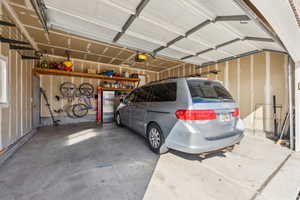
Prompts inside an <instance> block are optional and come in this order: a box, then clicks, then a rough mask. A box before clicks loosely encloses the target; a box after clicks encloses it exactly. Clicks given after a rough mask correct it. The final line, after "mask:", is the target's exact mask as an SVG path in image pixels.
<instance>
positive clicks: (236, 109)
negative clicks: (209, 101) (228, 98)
mask: <svg viewBox="0 0 300 200" xmlns="http://www.w3.org/2000/svg"><path fill="white" fill-rule="evenodd" d="M231 115H232V117H238V116H240V108H235V109H234V112H232V113H231Z"/></svg>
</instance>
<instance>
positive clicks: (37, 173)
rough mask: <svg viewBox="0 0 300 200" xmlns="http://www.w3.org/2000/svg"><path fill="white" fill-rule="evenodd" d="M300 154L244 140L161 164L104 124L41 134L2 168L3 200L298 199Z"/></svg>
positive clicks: (142, 145) (173, 156)
mask: <svg viewBox="0 0 300 200" xmlns="http://www.w3.org/2000/svg"><path fill="white" fill-rule="evenodd" d="M298 174H300V154H296V153H293V154H291V152H290V151H289V150H288V149H286V148H281V147H279V146H278V145H275V144H274V143H273V142H271V141H270V140H267V139H265V138H263V137H260V136H252V135H251V134H250V133H248V134H247V136H246V137H245V139H244V140H243V141H242V143H241V145H240V146H238V147H237V148H236V149H235V150H234V151H233V152H227V153H218V154H214V155H212V156H210V157H208V158H206V159H202V158H199V157H198V156H195V155H187V154H184V153H180V152H176V151H170V152H169V153H168V154H165V155H162V156H160V157H158V156H157V155H155V154H153V153H152V152H151V151H150V150H149V149H148V146H147V144H146V142H145V140H144V138H142V137H141V136H139V135H137V134H134V133H132V132H131V131H129V130H127V129H125V128H119V127H116V126H115V125H113V124H107V125H104V126H103V127H98V126H96V125H94V124H77V125H65V126H59V127H55V128H53V127H47V128H42V129H40V130H39V132H38V133H37V135H35V136H34V137H33V138H32V140H30V142H28V143H27V144H25V146H24V147H22V148H21V149H20V150H19V151H18V152H17V153H16V154H15V155H14V156H13V157H12V158H11V159H9V160H8V161H7V162H6V163H5V164H4V165H2V166H1V167H0V199H1V200H8V199H9V200H13V199H16V200H19V199H20V200H29V199H30V200H31V199H32V200H34V199H38V200H48V199H49V200H50V199H51V200H52V199H64V200H69V199H72V200H73V199H75V200H77V199H80V200H82V199H85V200H91V199H97V200H98V199H100V200H101V199H105V200H108V199H109V200H114V199H118V200H124V199H130V200H135V199H137V200H141V199H144V200H160V199H172V200H177V199H178V200H193V199H196V200H199V199H200V200H201V199H204V200H219V199H223V200H227V199H228V200H235V199H236V200H245V199H246V200H277V199H278V200H285V199H289V200H296V196H297V194H298V192H299V191H300V176H298Z"/></svg>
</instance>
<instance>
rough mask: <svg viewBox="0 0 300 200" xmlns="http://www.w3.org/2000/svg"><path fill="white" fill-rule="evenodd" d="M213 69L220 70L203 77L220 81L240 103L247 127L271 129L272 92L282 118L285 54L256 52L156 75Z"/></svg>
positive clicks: (285, 98)
mask: <svg viewBox="0 0 300 200" xmlns="http://www.w3.org/2000/svg"><path fill="white" fill-rule="evenodd" d="M213 69H217V70H219V71H220V72H219V73H218V74H217V75H215V74H208V75H204V76H202V77H205V78H212V79H217V80H220V81H222V82H223V84H224V86H225V87H226V88H228V89H229V91H230V93H231V94H232V95H233V97H234V99H235V100H236V101H237V102H238V103H239V105H240V109H241V117H242V118H243V119H244V121H245V123H246V127H247V128H248V129H252V130H261V131H273V107H272V104H273V100H272V98H273V95H275V96H276V102H277V103H276V104H277V105H278V106H281V107H282V108H278V109H277V112H278V117H279V118H280V119H281V120H283V119H284V116H285V113H286V112H287V111H288V89H287V87H288V83H287V55H284V54H279V53H273V52H264V53H258V54H255V55H251V56H247V57H243V58H238V59H235V60H230V61H227V62H223V63H218V64H214V65H211V66H207V67H204V68H196V66H195V65H190V64H185V65H181V66H178V67H176V68H174V69H172V70H165V71H161V72H160V74H159V78H160V79H164V78H167V77H170V75H171V76H172V75H174V74H175V75H177V74H178V76H179V77H182V76H187V75H190V74H192V72H195V73H196V74H197V73H198V74H199V73H203V72H207V71H209V70H213ZM176 71H177V72H176ZM169 74H170V75H169Z"/></svg>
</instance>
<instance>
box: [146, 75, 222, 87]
mask: <svg viewBox="0 0 300 200" xmlns="http://www.w3.org/2000/svg"><path fill="white" fill-rule="evenodd" d="M181 79H185V80H206V81H214V82H219V83H222V81H219V80H214V79H210V78H202V77H192V76H189V77H172V78H167V79H162V80H158V81H152V82H150V83H148V84H146V85H155V84H159V83H168V82H172V81H174V80H175V81H176V80H181Z"/></svg>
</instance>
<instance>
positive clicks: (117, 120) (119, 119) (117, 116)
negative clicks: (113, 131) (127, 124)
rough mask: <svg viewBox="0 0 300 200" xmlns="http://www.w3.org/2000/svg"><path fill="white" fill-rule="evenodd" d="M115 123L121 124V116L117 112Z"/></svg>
mask: <svg viewBox="0 0 300 200" xmlns="http://www.w3.org/2000/svg"><path fill="white" fill-rule="evenodd" d="M116 123H117V125H118V126H122V123H121V116H120V113H119V112H117V114H116Z"/></svg>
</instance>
